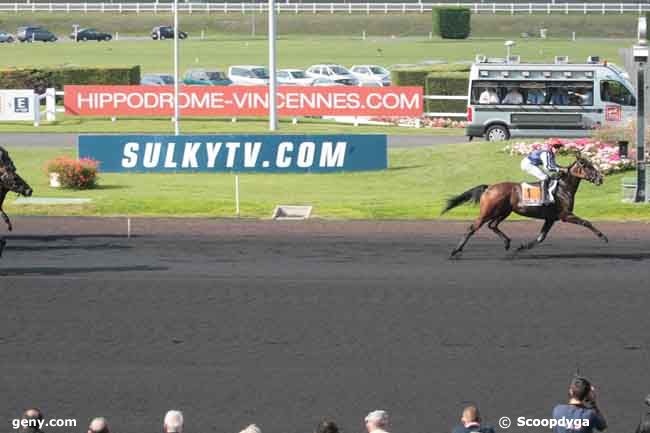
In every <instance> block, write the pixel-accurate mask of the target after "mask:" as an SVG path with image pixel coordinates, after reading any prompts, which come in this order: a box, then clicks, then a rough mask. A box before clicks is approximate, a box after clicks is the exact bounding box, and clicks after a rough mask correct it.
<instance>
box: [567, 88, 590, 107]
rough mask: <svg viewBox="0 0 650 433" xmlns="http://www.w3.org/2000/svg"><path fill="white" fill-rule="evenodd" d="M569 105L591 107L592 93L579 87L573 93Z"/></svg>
mask: <svg viewBox="0 0 650 433" xmlns="http://www.w3.org/2000/svg"><path fill="white" fill-rule="evenodd" d="M572 96H573V98H572V100H571V105H593V96H594V93H593V92H592V91H591V89H587V88H585V87H579V88H577V89H576V90H575V91H574V92H573V95H572Z"/></svg>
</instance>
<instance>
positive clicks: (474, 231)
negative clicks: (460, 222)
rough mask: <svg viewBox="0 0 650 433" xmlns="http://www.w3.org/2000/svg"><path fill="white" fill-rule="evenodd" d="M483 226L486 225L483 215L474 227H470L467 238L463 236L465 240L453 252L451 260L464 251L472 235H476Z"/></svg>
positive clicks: (473, 224) (474, 223)
mask: <svg viewBox="0 0 650 433" xmlns="http://www.w3.org/2000/svg"><path fill="white" fill-rule="evenodd" d="M483 224H485V220H484V219H483V216H482V215H481V216H479V217H478V218H476V220H475V221H474V222H473V223H472V225H470V226H469V228H468V229H467V232H466V233H465V236H463V239H461V240H460V242H459V243H458V246H457V247H456V248H454V250H453V251H452V252H451V255H450V258H453V257H455V256H456V255H457V254H459V253H460V252H461V251H463V248H464V247H465V244H466V243H467V241H469V238H471V237H472V235H473V234H474V233H476V232H477V231H478V229H480V228H481V227H482V226H483Z"/></svg>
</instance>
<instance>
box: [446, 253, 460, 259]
mask: <svg viewBox="0 0 650 433" xmlns="http://www.w3.org/2000/svg"><path fill="white" fill-rule="evenodd" d="M459 258H460V251H452V253H451V254H449V260H458V259H459Z"/></svg>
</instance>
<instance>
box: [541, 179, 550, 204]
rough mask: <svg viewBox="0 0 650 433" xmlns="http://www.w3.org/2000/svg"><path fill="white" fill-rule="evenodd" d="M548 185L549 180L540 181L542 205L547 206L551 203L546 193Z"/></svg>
mask: <svg viewBox="0 0 650 433" xmlns="http://www.w3.org/2000/svg"><path fill="white" fill-rule="evenodd" d="M549 184H550V179H544V180H543V181H542V204H549V203H550V202H551V200H550V194H549V193H548V187H549Z"/></svg>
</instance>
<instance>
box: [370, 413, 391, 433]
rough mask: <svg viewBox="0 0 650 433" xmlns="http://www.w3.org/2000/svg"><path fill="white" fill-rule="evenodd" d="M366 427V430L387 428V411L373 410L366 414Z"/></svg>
mask: <svg viewBox="0 0 650 433" xmlns="http://www.w3.org/2000/svg"><path fill="white" fill-rule="evenodd" d="M366 428H367V429H368V432H373V431H375V430H386V428H388V413H387V412H386V411H384V410H375V411H372V412H370V413H369V414H368V415H367V416H366Z"/></svg>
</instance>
